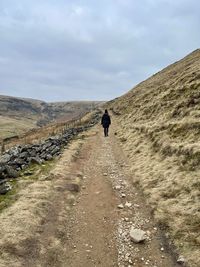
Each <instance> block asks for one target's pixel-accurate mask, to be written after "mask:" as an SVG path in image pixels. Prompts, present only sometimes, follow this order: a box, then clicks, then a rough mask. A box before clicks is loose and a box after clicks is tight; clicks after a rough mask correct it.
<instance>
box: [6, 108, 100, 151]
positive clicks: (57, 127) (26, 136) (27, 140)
mask: <svg viewBox="0 0 200 267" xmlns="http://www.w3.org/2000/svg"><path fill="white" fill-rule="evenodd" d="M95 112H96V111H92V112H89V113H87V114H85V115H84V116H83V117H82V118H80V119H78V120H70V121H66V122H60V123H51V124H48V125H47V126H44V127H41V128H35V129H32V130H29V131H27V132H26V133H23V134H21V135H20V134H19V135H18V136H17V137H16V138H15V137H14V138H11V139H8V140H7V141H4V149H5V150H6V149H9V148H10V147H13V146H15V145H19V144H34V143H38V142H40V141H42V140H45V139H47V138H48V137H50V136H54V135H57V134H61V133H63V132H64V131H65V130H66V129H67V128H71V127H78V126H82V125H84V124H85V123H87V122H89V121H90V120H91V118H92V116H93V114H94V113H95Z"/></svg>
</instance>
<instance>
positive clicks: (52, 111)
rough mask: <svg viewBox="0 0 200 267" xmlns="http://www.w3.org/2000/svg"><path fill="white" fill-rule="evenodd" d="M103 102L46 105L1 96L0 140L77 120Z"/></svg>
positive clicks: (29, 100) (35, 101)
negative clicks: (50, 125)
mask: <svg viewBox="0 0 200 267" xmlns="http://www.w3.org/2000/svg"><path fill="white" fill-rule="evenodd" d="M101 103H102V102H98V101H96V102H95V101H72V102H55V103H46V102H44V101H40V100H35V99H25V98H17V97H11V96H3V95H0V138H5V137H11V136H15V135H18V134H20V133H23V132H26V131H28V130H29V129H32V128H36V127H41V126H44V125H46V124H48V123H50V122H63V121H69V120H72V119H77V118H79V117H80V116H83V115H84V114H85V113H87V112H88V111H91V110H92V109H94V108H95V107H97V106H98V105H100V104H101Z"/></svg>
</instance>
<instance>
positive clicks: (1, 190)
mask: <svg viewBox="0 0 200 267" xmlns="http://www.w3.org/2000/svg"><path fill="white" fill-rule="evenodd" d="M11 189H12V187H11V185H10V184H9V183H8V182H5V183H3V184H1V185H0V195H5V194H6V193H7V192H8V191H10V190H11Z"/></svg>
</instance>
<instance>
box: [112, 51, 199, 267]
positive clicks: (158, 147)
mask: <svg viewBox="0 0 200 267" xmlns="http://www.w3.org/2000/svg"><path fill="white" fill-rule="evenodd" d="M107 106H109V107H110V108H111V109H112V110H113V114H115V115H116V120H117V125H118V128H117V129H115V131H116V134H117V136H118V137H119V139H120V140H121V142H122V144H123V147H124V149H125V151H126V153H127V155H128V156H129V158H130V161H131V168H132V173H133V183H135V184H139V186H140V187H141V188H142V189H143V192H144V193H145V195H146V198H147V200H148V202H149V203H150V205H151V206H152V208H153V212H154V214H155V217H156V219H157V221H158V222H159V223H160V224H162V225H163V226H164V227H166V228H167V231H168V232H169V235H170V236H171V238H172V240H174V242H175V244H176V245H177V246H178V247H179V249H180V251H181V252H182V253H183V254H184V255H185V256H186V258H187V259H188V261H189V263H190V266H195V267H197V266H200V257H199V255H200V235H199V229H200V228H199V227H200V205H199V203H200V202H199V201H200V49H198V50H196V51H194V52H193V53H191V54H189V55H188V56H186V57H185V58H183V59H182V60H180V61H178V62H176V63H174V64H172V65H170V66H168V67H167V68H165V69H163V70H162V71H160V72H158V73H156V74H155V75H153V76H152V77H150V78H149V79H147V80H146V81H143V82H142V83H140V84H138V85H137V86H136V87H134V88H133V89H132V90H131V91H129V92H128V93H127V94H125V95H123V96H121V97H119V98H117V99H115V100H113V101H111V102H110V103H108V105H107ZM113 116H114V115H113ZM197 233H198V234H197Z"/></svg>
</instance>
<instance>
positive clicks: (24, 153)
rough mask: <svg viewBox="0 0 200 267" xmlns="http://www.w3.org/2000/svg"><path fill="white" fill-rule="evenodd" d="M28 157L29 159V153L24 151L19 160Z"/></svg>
mask: <svg viewBox="0 0 200 267" xmlns="http://www.w3.org/2000/svg"><path fill="white" fill-rule="evenodd" d="M27 157H28V152H27V151H24V152H22V153H21V154H19V158H20V159H24V158H27Z"/></svg>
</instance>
